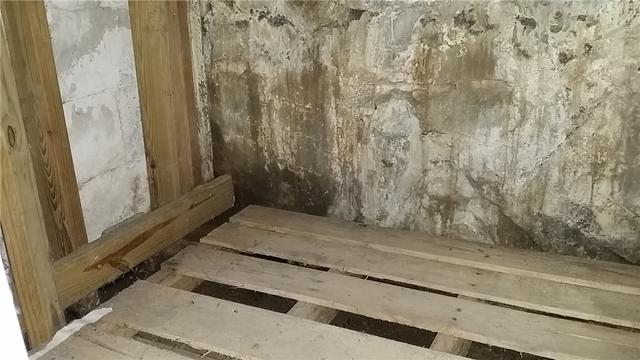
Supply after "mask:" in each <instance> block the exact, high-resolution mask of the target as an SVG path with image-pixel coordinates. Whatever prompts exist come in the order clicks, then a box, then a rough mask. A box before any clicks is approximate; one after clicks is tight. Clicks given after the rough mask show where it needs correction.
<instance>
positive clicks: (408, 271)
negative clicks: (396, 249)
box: [201, 224, 640, 328]
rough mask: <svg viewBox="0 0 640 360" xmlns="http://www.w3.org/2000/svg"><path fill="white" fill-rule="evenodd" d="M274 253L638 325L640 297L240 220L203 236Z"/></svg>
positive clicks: (562, 312) (238, 247) (215, 242)
mask: <svg viewBox="0 0 640 360" xmlns="http://www.w3.org/2000/svg"><path fill="white" fill-rule="evenodd" d="M201 241H202V242H203V243H207V244H212V245H217V246H222V247H225V248H230V249H234V250H239V251H245V252H251V253H256V254H261V255H268V256H274V257H278V258H284V259H288V260H293V261H298V262H302V263H306V264H311V265H317V266H323V267H329V268H332V269H337V270H340V271H345V272H349V273H355V274H361V275H367V276H373V277H376V278H381V279H387V280H393V281H398V282H403V283H408V284H412V285H418V286H423V287H427V288H431V289H436V290H441V291H447V292H450V293H454V294H461V295H465V296H470V297H475V298H480V299H484V300H490V301H496V302H500V303H504V304H510V305H515V306H520V307H525V308H529V309H534V310H539V311H544V312H550V313H555V314H559V315H563V316H569V317H576V318H581V319H587V320H595V321H600V322H607V323H611V324H616V325H621V326H627V327H635V328H640V296H639V295H631V294H625V293H619V292H612V291H607V290H602V289H596V288H591V287H585V286H578V285H572V284H566V283H559V282H555V281H549V280H543V279H539V278H531V277H525V276H520V275H514V274H509V273H501V272H496V271H491V270H484V269H478V268H473V267H469V266H462V265H456V264H451V263H448V262H440V261H434V260H427V259H423V258H418V257H414V256H408V255H401V254H397V253H388V252H383V251H379V250H376V249H372V248H369V247H367V246H365V245H363V244H356V245H347V244H344V243H340V242H333V241H319V240H317V239H314V238H313V237H309V236H307V235H292V234H282V233H276V232H272V231H267V230H261V229H257V228H250V227H245V226H241V225H238V224H224V225H222V226H221V227H219V228H217V229H216V230H214V231H213V232H211V233H210V234H209V235H207V236H206V237H204V238H203V239H202V240H201Z"/></svg>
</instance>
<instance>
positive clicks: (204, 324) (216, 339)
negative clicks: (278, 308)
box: [103, 281, 459, 359]
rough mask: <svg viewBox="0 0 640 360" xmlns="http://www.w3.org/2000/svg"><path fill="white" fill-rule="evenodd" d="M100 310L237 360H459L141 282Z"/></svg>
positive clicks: (131, 324)
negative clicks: (105, 309)
mask: <svg viewBox="0 0 640 360" xmlns="http://www.w3.org/2000/svg"><path fill="white" fill-rule="evenodd" d="M106 306H111V307H113V312H111V313H109V314H108V315H106V316H105V317H104V318H103V319H104V320H105V321H108V322H113V323H116V324H126V326H127V327H130V328H133V329H136V330H139V331H144V332H147V333H150V334H153V335H156V336H160V337H163V338H167V339H174V340H177V341H179V342H182V343H185V344H187V345H189V346H192V347H195V348H198V349H208V350H211V351H214V352H217V353H220V354H225V355H229V356H233V357H237V358H240V359H285V358H286V359H366V358H377V359H459V358H458V357H455V356H453V355H449V354H443V353H438V352H435V351H431V350H429V349H423V348H420V347H417V346H412V345H408V344H404V343H400V342H396V341H391V340H387V339H384V338H379V337H376V336H372V335H367V334H362V333H359V332H355V331H350V330H346V329H342V328H338V327H334V326H329V325H325V324H320V323H318V322H315V321H310V320H305V319H300V318H296V317H293V316H289V315H285V314H280V313H276V312H272V311H268V310H263V309H259V308H255V307H251V306H246V305H242V304H238V303H234V302H230V301H226V300H219V299H215V298H212V297H208V296H204V295H199V294H194V293H191V292H186V291H183V290H178V289H173V288H168V287H164V286H161V285H156V284H153V283H149V282H144V281H139V282H137V283H136V284H135V285H134V286H132V287H130V288H128V289H127V290H125V291H123V292H122V293H120V294H119V295H118V296H117V297H115V298H114V299H113V300H112V301H111V302H109V303H108V304H107V305H106Z"/></svg>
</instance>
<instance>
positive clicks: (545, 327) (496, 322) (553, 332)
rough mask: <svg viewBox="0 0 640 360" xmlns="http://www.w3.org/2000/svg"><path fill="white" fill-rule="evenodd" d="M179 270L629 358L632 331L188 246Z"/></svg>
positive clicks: (483, 337)
mask: <svg viewBox="0 0 640 360" xmlns="http://www.w3.org/2000/svg"><path fill="white" fill-rule="evenodd" d="M165 264H166V266H167V267H168V268H171V269H173V270H175V271H177V272H179V273H181V274H184V275H187V276H192V277H199V278H202V279H205V280H209V281H215V282H220V283H224V284H227V285H232V286H238V287H242V288H246V289H250V290H254V291H260V292H265V293H269V294H273V295H278V296H284V297H288V298H292V299H295V300H298V301H305V302H309V303H313V304H317V305H321V306H326V307H332V308H335V309H338V310H342V311H348V312H353V313H357V314H360V315H364V316H369V317H373V318H377V319H381V320H387V321H393V322H396V323H400V324H404V325H409V326H414V327H418V328H422V329H426V330H430V331H435V332H443V333H445V334H448V335H452V336H456V337H462V338H465V339H469V340H473V341H477V342H482V343H486V344H490V345H495V346H500V347H504V348H508V349H513V350H516V351H521V352H525V353H530V354H535V355H540V356H546V357H552V358H571V359H636V358H637V355H638V353H640V333H632V332H629V331H623V330H618V329H612V328H608V327H603V326H597V325H591V324H586V323H582V322H577V321H570V320H564V319H558V318H553V317H549V316H544V315H539V314H532V313H526V312H523V311H518V310H513V309H508V308H504V307H500V306H494V305H489V304H484V303H479V302H475V301H468V300H464V299H459V298H454V297H449V296H445V295H439V294H434V293H429V292H424V291H418V290H414V289H408V288H403V287H399V286H394V285H389V284H384V283H380V282H374V281H368V280H363V279H357V278H353V277H350V276H344V275H339V274H334V273H328V272H324V271H319V270H313V269H309V268H302V267H298V266H294V265H289V264H284V263H279V262H274V261H269V260H263V259H257V258H252V257H249V256H244V255H238V254H232V253H229V252H222V251H218V250H216V249H214V248H207V245H198V246H190V247H187V248H186V249H185V250H183V251H182V252H180V253H179V254H178V255H176V256H175V257H174V258H172V259H170V260H169V261H167V262H165Z"/></svg>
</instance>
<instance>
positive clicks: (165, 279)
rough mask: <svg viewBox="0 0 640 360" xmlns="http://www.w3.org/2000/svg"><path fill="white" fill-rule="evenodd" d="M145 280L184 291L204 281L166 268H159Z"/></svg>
mask: <svg viewBox="0 0 640 360" xmlns="http://www.w3.org/2000/svg"><path fill="white" fill-rule="evenodd" d="M147 281H149V282H152V283H156V284H160V285H163V286H167V287H172V288H176V289H180V290H185V291H191V290H193V289H195V288H197V287H198V286H199V285H200V284H202V283H203V282H204V280H202V279H198V278H192V277H189V276H184V275H181V274H178V273H177V272H175V271H172V270H167V269H160V270H159V271H157V272H156V273H155V274H153V275H151V276H149V278H148V279H147Z"/></svg>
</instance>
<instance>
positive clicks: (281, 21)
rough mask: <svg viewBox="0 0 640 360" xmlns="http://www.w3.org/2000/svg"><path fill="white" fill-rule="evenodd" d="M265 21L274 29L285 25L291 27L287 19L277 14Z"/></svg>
mask: <svg viewBox="0 0 640 360" xmlns="http://www.w3.org/2000/svg"><path fill="white" fill-rule="evenodd" d="M267 21H268V22H269V24H271V26H274V27H279V26H283V25H287V24H289V25H291V26H293V24H292V23H291V21H289V19H287V18H286V17H285V16H284V15H282V14H278V15H275V16H272V17H270V18H269V20H267Z"/></svg>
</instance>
